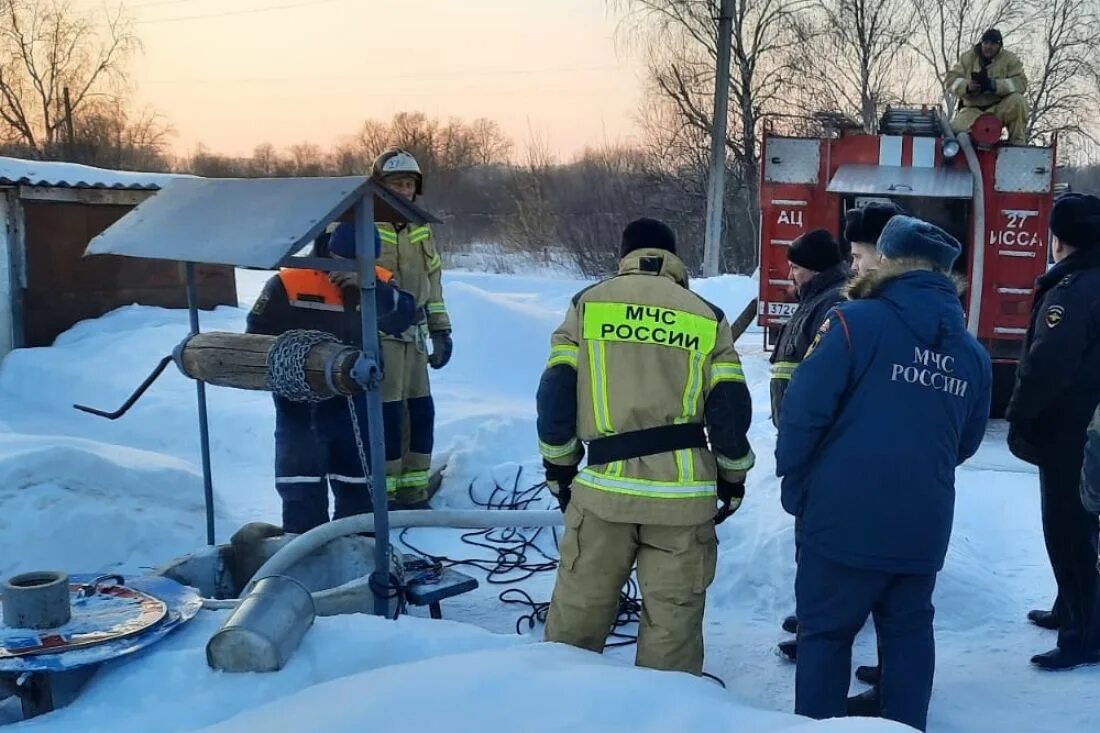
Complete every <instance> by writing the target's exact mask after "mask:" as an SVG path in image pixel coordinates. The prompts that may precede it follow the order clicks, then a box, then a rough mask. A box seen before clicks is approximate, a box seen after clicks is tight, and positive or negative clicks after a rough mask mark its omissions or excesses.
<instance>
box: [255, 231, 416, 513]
mask: <svg viewBox="0 0 1100 733" xmlns="http://www.w3.org/2000/svg"><path fill="white" fill-rule="evenodd" d="M372 229H373V227H372ZM374 247H375V254H376V255H377V253H378V251H379V249H380V247H381V242H380V240H379V236H378V234H377V231H375V241H374ZM314 255H315V256H321V257H323V256H332V257H335V258H344V259H351V258H354V257H355V230H354V225H353V224H351V223H344V224H341V225H340V226H339V227H337V229H336V230H335V231H334V232H333V233H332V236H331V238H330V239H329V240H328V241H327V243H325V242H318V244H317V245H315V246H314ZM376 276H377V278H378V283H377V285H376V289H375V303H376V305H377V308H378V327H379V329H380V330H381V331H382V332H383V333H402V332H403V331H404V330H405V329H407V328H408V327H409V326H410V325H412V323H413V321H414V320H415V317H416V309H415V302H414V301H413V298H412V296H411V295H409V294H408V293H405V292H404V291H401V290H399V289H398V288H397V287H396V286H395V285H394V283H393V282H392V276H391V275H390V274H389V273H388V272H386V271H384V270H381V269H380V268H376ZM359 294H360V290H359V287H358V284H357V283H356V277H355V275H354V274H353V273H339V272H334V273H331V274H329V273H325V272H321V271H319V270H307V269H295V268H284V269H282V270H280V271H279V274H278V275H276V276H274V277H272V278H271V279H270V280H268V282H267V285H266V286H265V287H264V289H263V292H262V293H261V294H260V297H259V298H257V299H256V303H255V305H254V306H253V308H252V311H251V312H250V313H249V314H248V322H247V327H246V332H247V333H259V334H267V335H269V336H278V335H280V334H283V333H285V332H287V331H291V330H297V329H304V330H314V331H324V332H325V333H331V334H332V335H334V336H336V337H337V338H338V339H339V340H340V341H342V342H343V343H345V344H349V345H351V346H356V347H361V345H362V341H363V336H362V320H361V315H360V313H359ZM384 366H385V365H383V367H384ZM274 399H275V488H276V490H277V491H278V492H279V497H280V498H281V499H282V503H283V529H284V530H285V531H286V532H289V533H293V534H298V533H301V532H306V531H309V530H311V529H313V528H314V527H316V526H318V525H321V524H324V523H325V522H327V521H328V520H329V506H328V487H327V486H326V482H327V483H328V484H329V485H331V487H332V494H333V499H334V507H333V508H334V513H333V518H334V519H340V518H343V517H348V516H352V515H355V514H366V513H370V512H372V511H373V504H372V501H371V492H370V486H369V485H368V482H367V478H366V475H367V474H366V473H365V471H364V466H363V460H362V458H361V457H360V455H359V448H358V446H357V444H356V441H355V431H354V429H353V425H352V422H351V421H352V420H353V419H355V420H358V423H359V428H360V433H361V435H362V440H363V441H364V446H365V445H366V441H367V440H368V438H367V436H368V425H369V422H368V419H367V409H366V398H365V395H362V394H360V395H358V396H356V397H355V398H354V400H353V402H354V405H355V414H354V417H353V415H352V411H351V409H350V407H349V404H348V400H347V399H346V398H344V397H333V398H331V399H328V400H323V401H321V402H316V403H311V402H292V401H290V400H288V399H285V398H283V397H280V396H278V395H274ZM365 455H366V458H367V459H368V460H369V458H370V455H369V452H365ZM368 468H369V467H368Z"/></svg>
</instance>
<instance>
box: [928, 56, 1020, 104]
mask: <svg viewBox="0 0 1100 733" xmlns="http://www.w3.org/2000/svg"><path fill="white" fill-rule="evenodd" d="M981 70H982V62H981V50H980V48H979V47H977V46H975V47H974V48H971V49H970V50H968V51H965V52H963V54H962V56H960V57H959V60H958V62H956V64H955V65H954V66H952V67H951V70H950V71H948V72H947V79H946V80H945V81H944V87H945V88H946V89H947V91H949V92H951V93H952V94H954V95H955V96H956V97H957V98H958V99H959V102H960V104H962V106H964V107H979V108H982V109H985V108H987V107H992V106H993V105H995V104H996V103H997V102H999V101H1001V99H1002V98H1004V97H1007V96H1008V95H1009V94H1024V93H1025V92H1027V74H1026V73H1024V65H1023V64H1021V63H1020V59H1018V58H1017V57H1016V54H1014V53H1012V52H1011V51H1006V50H1004V49H1003V48H1002V49H1001V51H1000V52H999V53H998V54H997V55H996V56H994V57H993V60H992V61H990V62H989V66H987V67H986V73H987V74H988V75H989V78H990V79H993V80H994V81H995V82H996V84H997V90H996V91H995V92H979V93H978V94H973V95H971V94H968V93H967V91H966V86H967V84H969V83H970V75H971V73H977V72H979V71H981Z"/></svg>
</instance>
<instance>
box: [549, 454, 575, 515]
mask: <svg viewBox="0 0 1100 733" xmlns="http://www.w3.org/2000/svg"><path fill="white" fill-rule="evenodd" d="M542 467H543V468H544V469H545V470H546V481H547V483H549V482H551V481H552V482H554V483H556V484H557V485H558V491H557V495H558V503H559V504H560V505H561V510H562V512H564V511H565V508H566V507H567V506H568V505H569V500H570V499H571V498H572V497H573V491H572V489H570V486H571V485H572V483H573V479H575V478H576V477H577V467H576V466H559V465H558V464H556V463H551V462H550V461H548V460H546V459H545V458H544V459H543V461H542Z"/></svg>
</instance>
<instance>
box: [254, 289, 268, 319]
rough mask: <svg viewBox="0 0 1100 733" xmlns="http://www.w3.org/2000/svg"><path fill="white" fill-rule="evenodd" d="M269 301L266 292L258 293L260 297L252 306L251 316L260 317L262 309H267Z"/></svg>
mask: <svg viewBox="0 0 1100 733" xmlns="http://www.w3.org/2000/svg"><path fill="white" fill-rule="evenodd" d="M269 300H270V298H269V297H268V295H267V293H266V292H264V293H260V297H258V298H256V302H255V303H253V304H252V315H254V316H258V315H261V314H262V313H263V312H264V309H265V308H267V301H269Z"/></svg>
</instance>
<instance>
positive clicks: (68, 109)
mask: <svg viewBox="0 0 1100 733" xmlns="http://www.w3.org/2000/svg"><path fill="white" fill-rule="evenodd" d="M61 97H62V100H63V101H64V103H65V134H66V136H67V137H68V141H67V142H68V143H69V154H68V155H67V156H65V157H67V158H68V159H69V160H72V159H73V153H74V152H75V151H76V135H75V134H74V132H73V103H72V100H71V99H70V98H69V88H68V87H65V88H64V89H63V90H62V91H61Z"/></svg>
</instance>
